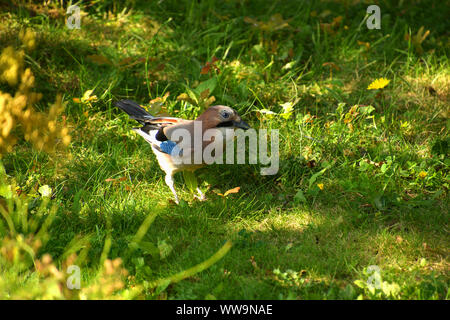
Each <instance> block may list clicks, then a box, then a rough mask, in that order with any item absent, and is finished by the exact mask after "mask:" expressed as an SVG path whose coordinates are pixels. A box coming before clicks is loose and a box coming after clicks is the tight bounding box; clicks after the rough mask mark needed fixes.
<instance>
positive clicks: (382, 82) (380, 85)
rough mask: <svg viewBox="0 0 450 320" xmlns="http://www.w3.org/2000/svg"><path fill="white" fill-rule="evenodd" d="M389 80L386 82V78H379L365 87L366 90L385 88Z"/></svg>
mask: <svg viewBox="0 0 450 320" xmlns="http://www.w3.org/2000/svg"><path fill="white" fill-rule="evenodd" d="M389 82H391V80H388V79H386V78H380V79H377V80H375V81H374V82H372V83H371V84H369V86H368V87H367V90H374V89H383V88H384V87H386V86H387V85H388V84H389Z"/></svg>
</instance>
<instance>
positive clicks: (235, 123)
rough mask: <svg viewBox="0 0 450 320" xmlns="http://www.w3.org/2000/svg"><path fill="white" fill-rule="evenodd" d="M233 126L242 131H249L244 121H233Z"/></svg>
mask: <svg viewBox="0 0 450 320" xmlns="http://www.w3.org/2000/svg"><path fill="white" fill-rule="evenodd" d="M233 126H234V127H236V128H241V129H243V130H247V129H250V126H249V125H248V124H247V122H245V121H242V120H240V121H233Z"/></svg>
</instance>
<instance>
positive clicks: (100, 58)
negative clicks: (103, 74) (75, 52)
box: [86, 54, 113, 65]
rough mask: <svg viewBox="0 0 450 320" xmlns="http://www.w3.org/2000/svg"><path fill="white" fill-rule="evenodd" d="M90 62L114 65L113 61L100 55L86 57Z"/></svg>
mask: <svg viewBox="0 0 450 320" xmlns="http://www.w3.org/2000/svg"><path fill="white" fill-rule="evenodd" d="M86 58H87V59H88V60H90V61H92V62H95V63H97V64H109V65H112V64H113V63H112V62H111V60H109V59H108V58H107V57H105V56H102V55H100V54H92V55H90V56H87V57H86Z"/></svg>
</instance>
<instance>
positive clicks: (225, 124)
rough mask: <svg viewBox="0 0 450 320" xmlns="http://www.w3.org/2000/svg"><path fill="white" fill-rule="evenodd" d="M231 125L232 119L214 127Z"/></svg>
mask: <svg viewBox="0 0 450 320" xmlns="http://www.w3.org/2000/svg"><path fill="white" fill-rule="evenodd" d="M232 126H233V121H225V122H221V123H219V124H218V125H217V126H216V127H217V128H220V127H232Z"/></svg>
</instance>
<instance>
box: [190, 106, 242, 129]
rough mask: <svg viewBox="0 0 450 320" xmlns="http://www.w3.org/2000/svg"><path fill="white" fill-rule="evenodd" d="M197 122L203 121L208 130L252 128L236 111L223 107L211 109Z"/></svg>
mask: <svg viewBox="0 0 450 320" xmlns="http://www.w3.org/2000/svg"><path fill="white" fill-rule="evenodd" d="M196 120H199V121H202V122H203V123H204V124H205V127H207V128H220V127H228V128H240V129H244V130H247V129H250V126H249V125H248V124H247V123H246V122H245V121H243V120H242V119H241V117H240V116H239V115H238V113H237V112H236V110H234V109H233V108H230V107H227V106H221V105H219V106H212V107H209V108H208V109H206V111H205V112H203V113H202V114H201V115H200V116H199V117H198V118H197V119H196Z"/></svg>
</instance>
